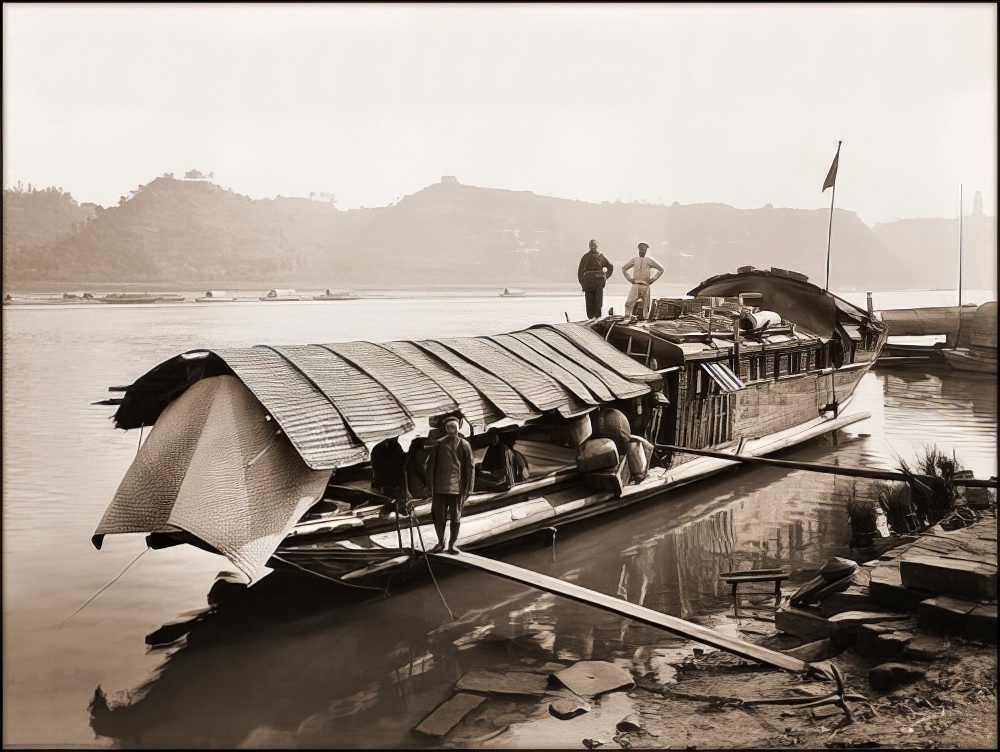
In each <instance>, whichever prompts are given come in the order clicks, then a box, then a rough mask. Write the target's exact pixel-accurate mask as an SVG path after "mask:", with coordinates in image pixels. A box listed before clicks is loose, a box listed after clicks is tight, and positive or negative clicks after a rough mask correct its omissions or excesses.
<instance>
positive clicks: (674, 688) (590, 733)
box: [440, 634, 997, 749]
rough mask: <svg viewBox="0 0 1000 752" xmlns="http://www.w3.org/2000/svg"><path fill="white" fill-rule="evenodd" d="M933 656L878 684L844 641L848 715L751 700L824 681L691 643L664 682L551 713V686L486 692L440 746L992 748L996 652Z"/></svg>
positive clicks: (824, 690)
mask: <svg viewBox="0 0 1000 752" xmlns="http://www.w3.org/2000/svg"><path fill="white" fill-rule="evenodd" d="M754 641H756V642H760V643H762V644H765V645H767V646H768V647H772V648H775V649H779V650H780V649H787V648H788V647H791V646H793V645H794V644H796V643H795V642H794V641H793V639H792V638H789V637H788V636H787V635H781V634H772V635H767V636H762V637H759V638H757V639H756V640H754ZM945 646H946V649H945V651H944V653H943V654H941V655H940V656H938V657H936V658H935V659H934V660H933V661H932V662H930V663H913V664H912V665H914V666H915V667H917V668H919V669H921V670H923V671H924V672H925V675H924V676H923V678H921V679H919V680H917V681H915V682H913V683H911V684H908V685H906V686H903V687H899V688H896V689H893V690H890V691H877V690H876V689H874V688H873V687H872V686H871V684H870V683H869V681H868V671H869V669H870V667H871V664H870V663H869V662H868V661H866V660H865V659H864V658H862V657H861V656H860V654H858V653H856V652H854V651H853V650H847V651H846V652H844V653H842V654H841V655H839V656H837V657H836V658H834V659H832V661H831V662H832V663H833V664H834V665H836V666H837V668H838V669H839V670H840V671H841V673H842V674H843V676H844V680H845V689H846V691H847V692H848V693H850V694H853V695H860V696H863V698H864V699H853V700H850V701H848V703H847V705H848V709H849V710H850V713H851V722H849V723H848V722H846V716H845V713H844V711H843V710H842V709H841V708H839V707H837V706H835V705H832V704H827V705H821V706H819V707H815V708H796V707H795V705H793V704H752V701H753V700H760V699H763V698H772V699H790V698H792V699H794V698H797V697H802V696H803V695H804V694H806V693H809V694H812V695H817V696H822V695H827V694H828V693H830V692H831V691H832V690H833V689H834V685H833V683H832V682H829V681H814V680H811V679H808V680H807V679H803V678H801V677H799V676H797V675H794V674H789V673H786V672H783V671H780V670H777V669H772V668H767V667H763V666H760V665H758V664H753V663H748V662H746V661H744V660H742V659H739V658H736V657H734V656H732V655H729V654H727V653H722V652H705V653H702V652H701V651H700V650H698V651H693V652H692V653H690V654H689V655H688V657H686V658H684V659H682V660H681V661H680V662H679V663H677V664H675V666H674V669H675V674H674V676H673V678H672V680H671V681H669V682H667V683H664V682H663V681H661V680H660V678H658V677H657V676H654V675H648V674H647V675H645V676H637V682H636V686H635V688H633V689H631V690H629V691H627V692H625V691H620V692H612V693H610V694H607V695H604V696H602V697H599V698H596V699H594V700H592V701H590V702H589V703H588V707H589V709H588V712H586V713H582V714H580V715H578V716H576V717H573V718H570V719H568V720H560V719H558V718H556V717H554V716H553V715H552V714H551V713H550V711H549V705H550V704H551V703H552V702H554V701H557V700H558V699H559V698H565V697H566V694H565V690H558V689H553V691H552V692H551V693H550V695H548V696H546V697H542V698H540V700H539V699H537V698H534V699H527V698H510V697H508V698H501V697H499V696H492V697H490V698H489V701H488V702H485V703H483V705H482V706H481V709H480V710H478V711H476V713H474V714H471V715H470V716H469V717H467V718H466V719H465V721H464V722H463V723H462V724H461V725H460V726H459V727H457V728H456V729H455V730H454V731H453V732H452V733H451V734H450V735H449V736H448V737H447V739H445V740H443V741H442V742H441V745H440V746H441V747H443V748H494V749H585V748H598V747H600V748H603V749H779V748H782V749H784V748H801V749H824V748H827V749H829V748H845V749H851V748H883V749H995V748H996V746H997V702H996V687H997V656H996V651H995V649H994V648H993V647H986V646H982V645H978V644H974V643H967V642H963V641H960V640H946V641H945Z"/></svg>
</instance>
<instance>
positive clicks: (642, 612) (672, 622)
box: [431, 551, 825, 676]
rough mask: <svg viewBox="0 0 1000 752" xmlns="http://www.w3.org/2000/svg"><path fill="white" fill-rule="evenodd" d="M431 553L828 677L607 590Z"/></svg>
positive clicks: (478, 558) (488, 562) (784, 666)
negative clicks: (606, 593)
mask: <svg viewBox="0 0 1000 752" xmlns="http://www.w3.org/2000/svg"><path fill="white" fill-rule="evenodd" d="M431 555H432V556H434V557H435V558H436V559H437V560H439V561H445V562H448V563H450V564H456V565H458V566H462V567H468V568H469V569H478V570H479V571H482V572H487V573H488V574H492V575H496V576H497V577H503V578H504V579H507V580H512V581H513V582H518V583H520V584H522V585H528V586H529V587H533V588H537V589H538V590H544V591H546V592H548V593H554V594H556V595H561V596H563V597H565V598H569V599H571V600H574V601H577V602H579V603H585V604H587V605H589V606H594V607H595V608H599V609H602V610H604V611H610V612H611V613H614V614H618V615H619V616H624V617H626V618H628V619H632V620H633V621H637V622H640V623H642V624H647V625H649V626H653V627H659V628H660V629H664V630H666V631H668V632H672V633H673V634H676V635H680V636H681V637H685V638H687V639H689V640H693V641H695V642H699V643H701V644H703V645H709V646H711V647H715V648H719V649H720V650H725V651H726V652H728V653H732V654H733V655H737V656H739V657H740V658H746V659H747V660H751V661H755V662H757V663H764V664H767V665H769V666H775V667H776V668H780V669H783V670H785V671H792V672H796V673H807V674H818V675H820V676H825V674H824V673H823V672H822V670H821V669H820V668H818V667H816V666H813V665H812V664H809V663H806V662H805V661H802V660H799V659H798V658H794V657H792V656H790V655H786V654H785V653H779V652H778V651H776V650H768V649H767V648H765V647H761V646H760V645H753V644H751V643H748V642H743V641H742V640H737V639H735V638H733V637H726V636H725V635H721V634H719V633H718V632H715V631H713V630H711V629H708V628H707V627H702V626H700V625H698V624H692V623H691V622H688V621H684V620H683V619H678V618H677V617H676V616H670V615H668V614H664V613H661V612H659V611H654V610H652V609H649V608H645V607H644V606H640V605H638V604H635V603H629V602H628V601H625V600H622V599H621V598H616V597H614V596H610V595H605V594H604V593H599V592H597V591H596V590H590V589H588V588H585V587H582V586H580V585H576V584H574V583H572V582H565V581H563V580H560V579H558V578H557V577H550V576H549V575H545V574H540V573H539V572H532V571H531V570H528V569H522V568H521V567H516V566H514V565H513V564H507V563H505V562H502V561H496V560H495V559H489V558H486V557H485V556H478V555H476V554H470V553H466V552H465V551H462V552H461V553H459V554H458V555H452V554H431Z"/></svg>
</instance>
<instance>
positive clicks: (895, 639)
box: [854, 624, 913, 663]
mask: <svg viewBox="0 0 1000 752" xmlns="http://www.w3.org/2000/svg"><path fill="white" fill-rule="evenodd" d="M912 639H913V635H912V634H910V633H909V632H897V631H896V630H895V629H893V628H892V627H887V626H885V625H883V624H862V625H861V626H860V627H859V628H858V631H857V638H856V641H855V643H854V649H855V650H857V651H858V652H859V653H860V654H861V655H863V656H865V658H868V659H869V660H871V661H873V662H875V663H881V662H883V661H890V660H892V659H894V658H897V657H898V656H899V655H900V654H902V652H903V649H904V648H905V647H906V645H907V643H908V642H909V641H910V640H912Z"/></svg>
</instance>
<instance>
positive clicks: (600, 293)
mask: <svg viewBox="0 0 1000 752" xmlns="http://www.w3.org/2000/svg"><path fill="white" fill-rule="evenodd" d="M614 270H615V268H614V267H613V266H612V265H611V262H610V261H608V260H607V259H606V258H604V254H603V253H601V252H600V251H598V250H597V241H596V240H591V241H590V250H589V251H587V252H586V253H585V254H583V258H581V259H580V265H579V267H578V268H577V270H576V276H577V279H579V280H580V287H581V288H582V289H583V297H584V299H585V300H586V301H587V318H588V319H596V318H598V317H599V316H600V315H601V308H602V307H603V305H604V283H605V281H607V279H608V277H610V276H611V272H613V271H614Z"/></svg>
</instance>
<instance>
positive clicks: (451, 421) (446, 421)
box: [443, 415, 462, 426]
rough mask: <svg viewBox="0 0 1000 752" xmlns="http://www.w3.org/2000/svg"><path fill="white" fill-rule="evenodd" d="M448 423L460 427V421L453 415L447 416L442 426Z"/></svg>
mask: <svg viewBox="0 0 1000 752" xmlns="http://www.w3.org/2000/svg"><path fill="white" fill-rule="evenodd" d="M449 423H454V424H455V425H456V426H461V425H462V421H460V420H459V419H458V418H456V417H455V416H454V415H449V416H448V417H447V418H445V419H444V424H443V425H448V424H449Z"/></svg>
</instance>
